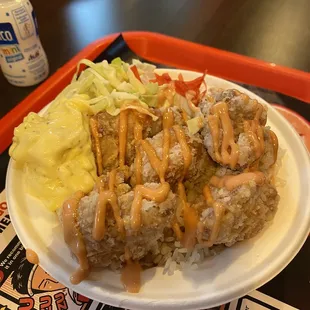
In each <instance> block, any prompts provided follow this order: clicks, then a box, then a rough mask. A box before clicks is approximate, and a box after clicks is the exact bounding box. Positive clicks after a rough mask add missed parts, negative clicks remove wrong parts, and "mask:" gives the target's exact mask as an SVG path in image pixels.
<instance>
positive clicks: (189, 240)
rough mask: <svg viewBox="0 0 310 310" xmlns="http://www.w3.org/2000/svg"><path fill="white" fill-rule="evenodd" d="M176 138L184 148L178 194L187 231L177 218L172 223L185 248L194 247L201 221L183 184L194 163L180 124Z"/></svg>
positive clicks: (175, 129)
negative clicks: (182, 227) (188, 198)
mask: <svg viewBox="0 0 310 310" xmlns="http://www.w3.org/2000/svg"><path fill="white" fill-rule="evenodd" d="M173 130H174V132H175V135H176V138H177V140H178V142H179V144H180V147H181V150H182V156H183V161H184V168H183V175H182V178H181V179H180V180H179V182H178V194H179V198H180V200H181V204H182V209H183V219H184V228H185V232H184V234H183V233H182V231H181V229H180V226H179V224H178V223H177V221H176V219H174V222H173V223H172V229H173V230H174V233H175V234H176V236H177V238H178V239H179V240H181V242H182V245H183V246H184V247H185V248H188V249H192V248H193V247H194V246H195V244H196V232H197V225H198V222H199V218H198V214H197V212H196V210H195V209H193V208H191V206H190V204H189V203H188V202H187V197H186V193H185V188H184V185H183V183H182V182H183V179H184V178H185V177H186V175H187V173H188V170H189V167H190V165H191V163H192V152H191V150H190V148H189V146H188V144H187V141H186V136H185V134H184V132H183V130H182V128H181V127H180V126H178V125H175V126H173Z"/></svg>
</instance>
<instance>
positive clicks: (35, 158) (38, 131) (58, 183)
mask: <svg viewBox="0 0 310 310" xmlns="http://www.w3.org/2000/svg"><path fill="white" fill-rule="evenodd" d="M88 113H89V107H88V106H87V105H86V104H85V103H84V102H83V101H81V100H79V99H75V98H70V99H60V100H55V102H53V103H52V104H51V106H50V107H49V108H48V111H47V112H45V113H44V115H42V116H39V115H37V114H36V113H30V114H29V115H28V116H26V117H25V118H24V122H23V123H22V124H20V125H19V126H18V127H16V128H15V130H14V138H13V144H12V146H11V147H10V150H9V154H10V156H11V157H12V158H13V159H14V160H15V162H16V164H17V165H18V166H19V167H20V168H21V169H23V172H24V178H25V185H26V190H27V192H29V193H30V194H31V195H33V196H35V197H37V198H39V199H40V200H41V201H42V202H43V203H44V204H45V205H46V206H47V207H48V208H49V209H50V210H56V209H57V208H59V206H61V204H62V202H63V201H64V199H66V198H67V197H68V196H70V195H71V194H72V193H73V192H75V191H78V190H82V191H84V192H89V191H90V190H91V189H92V187H93V185H94V183H95V180H96V165H95V161H94V156H93V153H92V150H91V138H90V130H89V120H88Z"/></svg>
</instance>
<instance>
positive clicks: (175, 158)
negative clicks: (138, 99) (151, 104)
mask: <svg viewBox="0 0 310 310" xmlns="http://www.w3.org/2000/svg"><path fill="white" fill-rule="evenodd" d="M182 130H183V132H184V134H185V136H186V141H187V143H188V145H189V147H190V150H191V155H192V162H191V165H190V167H189V169H188V173H187V175H186V177H185V180H191V181H192V182H194V181H195V180H197V179H198V178H199V177H200V176H201V175H203V174H209V175H210V172H211V175H212V174H213V171H214V167H215V165H214V163H213V162H212V161H211V159H210V157H209V156H208V154H207V152H206V150H205V148H204V146H203V143H202V139H201V136H200V135H199V134H195V135H190V134H189V132H188V129H187V127H182ZM170 137H171V139H170V150H169V165H168V169H167V172H166V175H165V179H166V181H167V182H168V183H170V184H172V185H175V184H176V183H177V182H178V180H180V179H181V177H182V175H183V172H184V158H183V155H182V150H181V146H180V143H179V142H178V140H177V138H176V135H175V132H174V130H173V129H170ZM146 140H147V141H148V142H149V143H150V144H151V145H152V147H153V148H154V150H155V151H156V154H157V156H158V157H159V158H160V159H162V152H163V132H162V131H161V132H160V133H158V134H157V135H155V136H154V137H152V138H147V139H146ZM140 152H141V153H142V183H145V182H159V177H158V175H157V173H156V171H155V170H154V169H153V167H152V166H151V164H150V160H149V158H148V156H147V154H146V152H145V151H144V150H143V148H142V146H140ZM135 165H136V162H134V163H133V164H132V166H131V171H134V170H135ZM135 184H136V180H135V175H134V173H133V174H132V177H131V185H132V186H134V185H135Z"/></svg>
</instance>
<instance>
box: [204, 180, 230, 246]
mask: <svg viewBox="0 0 310 310" xmlns="http://www.w3.org/2000/svg"><path fill="white" fill-rule="evenodd" d="M203 195H204V197H205V200H206V202H207V205H208V206H209V207H211V208H213V210H214V215H215V222H214V224H213V227H212V230H211V234H210V237H209V240H208V241H203V240H202V234H203V229H204V228H203V224H202V223H201V222H200V223H199V224H198V241H199V243H200V244H203V245H206V246H207V247H211V246H213V245H214V242H215V241H216V239H217V237H218V234H219V232H220V225H221V221H222V218H223V215H224V212H225V207H224V206H223V205H222V204H221V203H219V202H217V201H214V200H213V197H212V194H211V190H210V187H209V186H208V185H205V187H204V188H203Z"/></svg>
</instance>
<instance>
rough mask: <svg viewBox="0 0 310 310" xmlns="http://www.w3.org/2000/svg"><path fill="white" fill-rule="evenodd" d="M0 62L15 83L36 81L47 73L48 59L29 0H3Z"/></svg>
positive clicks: (0, 5)
mask: <svg viewBox="0 0 310 310" xmlns="http://www.w3.org/2000/svg"><path fill="white" fill-rule="evenodd" d="M0 65H1V69H2V72H3V74H4V76H5V77H6V78H7V80H8V81H9V82H10V83H11V84H13V85H16V86H31V85H35V84H37V83H40V82H41V81H43V80H44V79H45V78H46V77H47V76H48V73H49V68H48V61H47V58H46V54H45V52H44V49H43V47H42V45H41V42H40V38H39V33H38V26H37V20H36V16H35V13H34V10H33V7H32V5H31V3H30V2H29V1H28V0H0Z"/></svg>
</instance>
